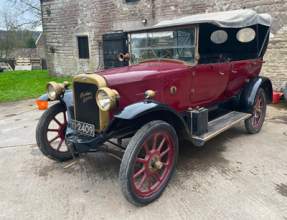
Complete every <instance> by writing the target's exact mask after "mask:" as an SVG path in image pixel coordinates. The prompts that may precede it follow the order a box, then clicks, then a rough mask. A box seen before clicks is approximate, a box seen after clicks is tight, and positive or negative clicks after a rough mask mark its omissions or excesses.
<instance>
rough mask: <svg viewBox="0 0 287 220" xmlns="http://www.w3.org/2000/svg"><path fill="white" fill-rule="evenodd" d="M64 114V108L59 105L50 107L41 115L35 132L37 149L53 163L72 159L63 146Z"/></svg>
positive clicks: (64, 145) (65, 117)
mask: <svg viewBox="0 0 287 220" xmlns="http://www.w3.org/2000/svg"><path fill="white" fill-rule="evenodd" d="M66 112H67V110H66V106H65V105H63V104H61V103H57V104H55V105H53V106H51V107H50V108H48V109H47V110H46V111H45V112H44V113H43V115H42V117H41V118H40V120H39V122H38V126H37V130H36V141H37V145H38V147H39V149H40V150H41V152H42V153H43V154H44V155H45V156H46V157H48V158H49V159H52V160H55V161H65V160H69V159H72V154H71V152H70V151H69V149H68V147H67V146H66V144H65V134H66V128H67V116H66Z"/></svg>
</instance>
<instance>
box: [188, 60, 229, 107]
mask: <svg viewBox="0 0 287 220" xmlns="http://www.w3.org/2000/svg"><path fill="white" fill-rule="evenodd" d="M230 71H231V64H230V63H214V64H203V65H197V66H195V67H194V69H193V74H192V75H193V77H192V89H191V94H190V101H191V103H192V104H194V105H198V106H201V105H206V104H210V103H213V102H216V101H220V100H223V99H225V90H226V87H227V84H228V81H229V76H230Z"/></svg>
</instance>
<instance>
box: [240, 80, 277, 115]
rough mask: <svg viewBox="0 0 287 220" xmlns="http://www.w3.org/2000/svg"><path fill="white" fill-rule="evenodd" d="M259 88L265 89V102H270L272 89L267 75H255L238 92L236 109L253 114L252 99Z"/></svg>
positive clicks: (253, 99)
mask: <svg viewBox="0 0 287 220" xmlns="http://www.w3.org/2000/svg"><path fill="white" fill-rule="evenodd" d="M259 88H262V89H263V90H264V91H265V95H266V104H270V103H272V100H273V89H272V83H271V81H270V79H269V78H267V77H262V76H257V77H254V78H252V79H250V81H249V82H248V83H246V84H245V86H244V87H243V89H242V91H241V92H240V93H239V95H238V103H237V107H236V110H237V111H240V112H245V113H250V114H253V106H254V101H255V97H256V94H257V91H258V89H259Z"/></svg>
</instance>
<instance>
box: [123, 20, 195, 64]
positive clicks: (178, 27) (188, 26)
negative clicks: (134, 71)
mask: <svg viewBox="0 0 287 220" xmlns="http://www.w3.org/2000/svg"><path fill="white" fill-rule="evenodd" d="M175 28H176V29H177V30H180V29H186V28H194V29H195V34H194V43H195V50H194V62H193V63H189V62H186V61H182V60H176V59H166V58H155V59H146V60H143V61H139V62H135V63H133V62H132V59H131V58H132V56H130V60H129V61H130V64H131V65H136V64H138V63H142V62H149V61H152V60H157V61H160V60H170V61H174V62H180V63H184V64H185V65H188V66H196V65H197V62H198V60H199V54H198V35H199V25H184V26H173V27H168V28H156V29H149V30H144V31H142V30H141V31H135V32H130V33H128V38H129V53H130V54H132V48H131V44H132V43H131V35H132V34H139V33H151V32H155V31H169V30H174V29H175Z"/></svg>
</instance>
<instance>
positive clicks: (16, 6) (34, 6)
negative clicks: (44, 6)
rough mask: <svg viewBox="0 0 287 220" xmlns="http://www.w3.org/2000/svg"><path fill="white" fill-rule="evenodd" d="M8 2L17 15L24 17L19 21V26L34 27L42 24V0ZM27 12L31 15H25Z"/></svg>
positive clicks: (12, 0) (11, 0)
mask: <svg viewBox="0 0 287 220" xmlns="http://www.w3.org/2000/svg"><path fill="white" fill-rule="evenodd" d="M8 2H9V3H10V7H12V8H13V10H14V11H15V12H16V14H17V16H21V17H22V20H21V22H19V23H18V25H19V27H23V26H25V27H26V28H28V29H34V28H36V27H38V26H40V25H41V24H42V16H41V5H40V0H8ZM25 14H29V16H28V17H27V16H24V15H25Z"/></svg>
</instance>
